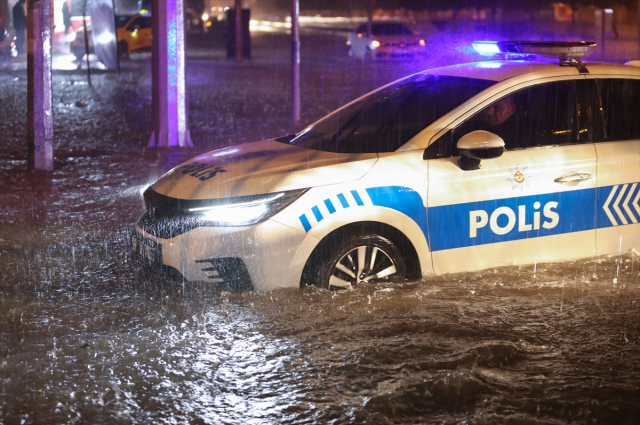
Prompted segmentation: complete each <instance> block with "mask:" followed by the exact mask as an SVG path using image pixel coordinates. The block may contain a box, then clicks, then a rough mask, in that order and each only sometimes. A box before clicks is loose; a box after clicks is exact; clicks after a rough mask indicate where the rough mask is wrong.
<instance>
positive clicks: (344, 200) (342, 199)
mask: <svg viewBox="0 0 640 425" xmlns="http://www.w3.org/2000/svg"><path fill="white" fill-rule="evenodd" d="M338 200H339V201H340V203H341V204H342V207H343V208H349V203H348V202H347V198H345V197H344V195H343V194H342V193H338Z"/></svg>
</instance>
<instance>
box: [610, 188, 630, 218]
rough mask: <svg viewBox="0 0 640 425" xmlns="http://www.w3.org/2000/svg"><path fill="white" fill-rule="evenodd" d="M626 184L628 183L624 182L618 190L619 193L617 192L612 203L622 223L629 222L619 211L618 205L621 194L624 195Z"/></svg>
mask: <svg viewBox="0 0 640 425" xmlns="http://www.w3.org/2000/svg"><path fill="white" fill-rule="evenodd" d="M627 186H629V185H628V184H625V185H624V186H622V190H621V191H620V193H618V197H617V198H616V202H615V203H614V204H613V209H614V210H616V213H617V214H618V217H620V221H622V224H629V222H628V221H627V219H626V218H625V216H624V215H623V214H622V211H620V207H619V206H618V205H619V204H620V200H621V199H622V196H623V195H624V192H625V191H626V190H627Z"/></svg>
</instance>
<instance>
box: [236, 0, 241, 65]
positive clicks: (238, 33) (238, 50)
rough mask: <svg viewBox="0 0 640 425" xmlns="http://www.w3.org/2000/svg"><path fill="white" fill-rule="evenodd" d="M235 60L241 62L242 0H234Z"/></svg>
mask: <svg viewBox="0 0 640 425" xmlns="http://www.w3.org/2000/svg"><path fill="white" fill-rule="evenodd" d="M235 18H236V34H235V36H236V62H238V63H240V62H242V0H236V16H235Z"/></svg>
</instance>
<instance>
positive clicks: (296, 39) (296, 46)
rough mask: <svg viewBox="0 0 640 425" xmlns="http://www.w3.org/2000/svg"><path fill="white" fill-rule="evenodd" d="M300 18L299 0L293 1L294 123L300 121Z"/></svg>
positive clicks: (292, 63) (292, 82) (292, 68)
mask: <svg viewBox="0 0 640 425" xmlns="http://www.w3.org/2000/svg"><path fill="white" fill-rule="evenodd" d="M299 16H300V5H299V0H291V94H292V98H293V102H292V103H293V111H292V112H293V114H292V115H293V121H295V122H297V121H300V28H299V26H298V17H299Z"/></svg>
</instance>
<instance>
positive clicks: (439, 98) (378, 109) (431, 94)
mask: <svg viewBox="0 0 640 425" xmlns="http://www.w3.org/2000/svg"><path fill="white" fill-rule="evenodd" d="M493 84H495V81H489V80H479V79H473V78H464V77H450V76H439V75H429V74H418V75H414V76H412V77H409V78H407V79H404V80H402V81H400V82H398V83H395V84H393V85H390V86H389V87H386V88H384V89H382V90H378V91H376V92H374V93H371V94H370V95H368V96H366V97H365V98H363V99H360V100H359V101H357V102H355V103H353V104H351V105H349V106H347V107H346V108H343V109H341V110H338V111H336V112H334V113H332V114H330V115H328V116H326V117H325V118H323V119H322V120H320V121H319V122H317V123H316V124H314V125H312V126H310V127H307V128H306V129H305V130H304V131H302V132H301V133H300V134H298V135H297V136H296V137H294V138H292V139H285V140H281V141H285V142H287V143H290V144H292V145H296V146H300V147H304V148H308V149H315V150H319V151H325V152H335V153H378V152H393V151H395V150H397V149H398V148H399V147H400V146H402V145H403V144H405V143H406V142H408V141H409V140H410V139H411V138H412V137H413V136H415V135H416V134H418V133H419V132H420V131H422V130H423V129H425V128H426V127H427V126H428V125H429V124H431V123H432V122H434V121H435V120H436V119H438V118H440V117H441V116H443V115H444V114H446V113H447V112H449V111H450V110H452V109H453V108H455V107H456V106H458V105H460V104H461V103H462V102H464V101H466V100H468V99H470V98H471V97H473V96H474V95H476V94H478V93H480V92H481V91H482V90H484V89H486V88H487V87H489V86H491V85H493Z"/></svg>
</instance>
